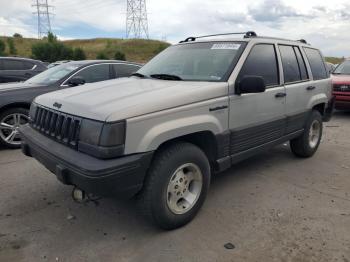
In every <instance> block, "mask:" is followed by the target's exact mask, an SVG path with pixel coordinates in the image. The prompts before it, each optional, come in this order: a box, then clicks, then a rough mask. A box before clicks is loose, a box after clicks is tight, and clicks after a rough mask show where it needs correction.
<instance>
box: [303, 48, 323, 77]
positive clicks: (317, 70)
mask: <svg viewBox="0 0 350 262" xmlns="http://www.w3.org/2000/svg"><path fill="white" fill-rule="evenodd" d="M304 50H305V53H306V56H307V59H308V60H309V64H310V67H311V72H312V76H313V77H314V80H320V79H325V78H328V73H327V70H326V66H325V64H324V60H323V57H322V55H321V53H320V51H318V50H316V49H312V48H308V47H304Z"/></svg>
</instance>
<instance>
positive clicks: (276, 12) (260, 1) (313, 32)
mask: <svg viewBox="0 0 350 262" xmlns="http://www.w3.org/2000/svg"><path fill="white" fill-rule="evenodd" d="M33 3H34V0H0V35H12V34H13V33H15V32H17V33H21V34H23V35H24V36H25V37H36V36H37V25H36V18H35V16H34V15H33V14H32V13H33V12H34V11H35V10H34V8H33V7H32V6H31V5H32V4H33ZM49 3H50V4H52V5H53V6H54V9H53V10H52V11H53V12H54V14H55V15H54V16H53V17H52V29H53V32H54V33H55V34H57V35H58V36H59V37H60V38H61V39H73V38H95V37H116V38H123V37H125V13H126V0H49ZM147 9H148V19H149V32H150V38H152V39H162V38H164V37H166V39H167V41H168V42H171V43H175V42H177V41H179V40H181V39H183V38H185V37H187V36H192V35H201V34H212V33H224V32H235V31H249V30H253V31H256V32H257V33H258V34H260V35H268V36H275V37H283V38H290V39H300V38H304V39H306V40H307V41H308V42H310V43H311V44H313V45H314V46H317V47H319V48H321V50H322V51H323V53H324V54H325V55H327V56H345V57H350V44H349V43H350V34H349V32H350V1H349V0H332V1H329V0H328V1H324V0H216V1H215V0H210V1H209V0H176V1H173V0H147Z"/></svg>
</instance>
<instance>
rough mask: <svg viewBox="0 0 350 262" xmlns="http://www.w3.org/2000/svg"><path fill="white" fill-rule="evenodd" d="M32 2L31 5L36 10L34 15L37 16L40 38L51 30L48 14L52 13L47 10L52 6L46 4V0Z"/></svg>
mask: <svg viewBox="0 0 350 262" xmlns="http://www.w3.org/2000/svg"><path fill="white" fill-rule="evenodd" d="M34 1H35V2H34V4H33V5H32V6H33V7H34V8H35V9H36V11H35V12H34V14H35V15H37V16H38V38H39V39H40V38H42V37H44V36H46V35H47V34H48V32H51V22H50V15H51V14H52V13H50V12H49V10H50V9H52V7H53V6H51V5H49V4H48V0H34Z"/></svg>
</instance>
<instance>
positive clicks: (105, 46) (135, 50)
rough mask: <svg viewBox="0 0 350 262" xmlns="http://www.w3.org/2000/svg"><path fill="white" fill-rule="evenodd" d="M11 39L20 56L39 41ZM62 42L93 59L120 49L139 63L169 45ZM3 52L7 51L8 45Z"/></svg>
mask: <svg viewBox="0 0 350 262" xmlns="http://www.w3.org/2000/svg"><path fill="white" fill-rule="evenodd" d="M0 39H2V40H3V41H4V42H5V44H6V45H7V37H0ZM12 39H13V40H14V44H15V48H16V49H17V56H22V57H31V55H32V51H31V47H32V44H34V43H37V42H38V41H41V40H38V39H32V38H12ZM63 43H64V44H66V45H67V46H71V47H74V48H76V47H80V48H82V49H83V50H84V52H85V54H86V56H87V59H95V58H96V56H97V55H98V54H99V53H101V52H103V53H105V54H106V55H107V56H108V57H109V58H110V59H113V57H114V54H115V52H116V51H121V52H123V53H124V54H125V55H126V59H127V60H129V61H133V62H140V63H144V62H146V61H148V60H149V59H150V58H152V57H153V56H154V55H156V54H157V53H159V52H160V51H162V50H163V49H164V48H166V47H168V46H169V44H168V43H165V42H161V41H157V40H143V39H111V38H98V39H86V40H67V41H63ZM5 52H6V53H9V49H8V45H7V47H6V51H5Z"/></svg>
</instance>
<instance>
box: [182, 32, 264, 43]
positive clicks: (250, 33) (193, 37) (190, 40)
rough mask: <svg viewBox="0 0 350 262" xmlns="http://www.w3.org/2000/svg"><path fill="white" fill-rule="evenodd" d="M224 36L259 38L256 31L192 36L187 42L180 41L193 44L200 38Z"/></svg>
mask: <svg viewBox="0 0 350 262" xmlns="http://www.w3.org/2000/svg"><path fill="white" fill-rule="evenodd" d="M222 35H244V38H250V37H257V36H258V35H257V34H256V33H255V32H254V31H248V32H239V33H224V34H214V35H203V36H190V37H187V38H186V39H185V40H182V41H180V43H185V42H193V41H196V39H198V38H206V37H212V36H222Z"/></svg>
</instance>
